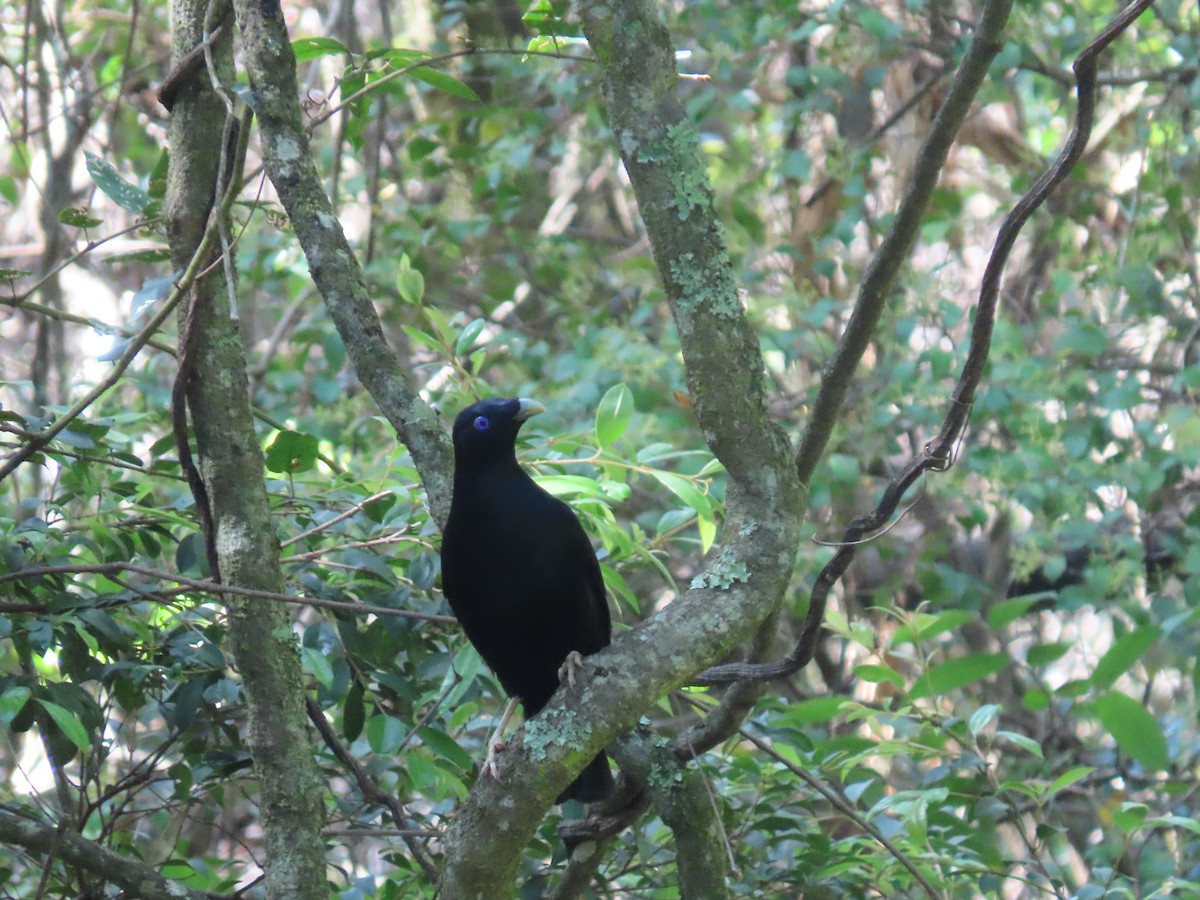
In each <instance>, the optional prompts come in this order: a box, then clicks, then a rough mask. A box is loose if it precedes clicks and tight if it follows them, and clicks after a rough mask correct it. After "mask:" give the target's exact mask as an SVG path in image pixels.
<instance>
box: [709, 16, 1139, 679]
mask: <svg viewBox="0 0 1200 900" xmlns="http://www.w3.org/2000/svg"><path fill="white" fill-rule="evenodd" d="M1153 2H1154V0H1136V2H1134V3H1131V4H1130V5H1129V6H1127V7H1125V9H1123V10H1122V11H1121V12H1120V13H1119V14H1118V15H1117V16H1116V18H1114V19H1113V21H1112V22H1111V23H1109V25H1108V26H1107V27H1106V28H1105V29H1104V30H1103V31H1102V32H1101V33H1100V34H1099V35H1097V37H1096V38H1095V39H1094V40H1092V42H1091V43H1089V44H1088V45H1087V47H1085V48H1084V49H1083V51H1082V52H1081V53H1080V54H1079V56H1078V57H1077V58H1076V60H1075V64H1074V66H1073V68H1074V71H1075V80H1076V95H1077V100H1078V102H1077V106H1076V111H1075V121H1074V123H1073V125H1072V127H1071V133H1070V135H1069V136H1068V137H1067V141H1066V144H1065V145H1064V146H1063V149H1062V151H1061V152H1060V153H1059V155H1058V158H1057V159H1056V160H1055V161H1054V163H1053V164H1051V166H1050V167H1049V168H1048V169H1047V170H1046V171H1045V172H1044V173H1043V174H1042V176H1041V177H1040V178H1039V179H1038V180H1037V182H1036V183H1035V184H1034V185H1033V187H1031V188H1030V189H1029V190H1028V191H1027V192H1026V193H1025V195H1024V196H1023V197H1021V199H1020V200H1018V201H1017V203H1016V204H1015V205H1014V206H1013V208H1012V210H1011V211H1010V212H1009V214H1008V215H1007V216H1006V217H1005V219H1004V221H1003V222H1002V223H1001V225H1000V229H999V231H998V232H997V234H996V243H995V244H994V246H993V247H992V253H991V256H990V257H989V258H988V263H987V266H986V268H985V269H984V273H983V282H982V284H981V286H980V290H979V303H978V305H977V306H976V310H975V322H974V325H973V327H972V330H971V343H970V347H969V349H968V351H967V359H966V361H965V362H964V363H963V369H962V372H961V373H960V375H959V378H958V383H957V384H956V385H955V388H954V392H953V394H952V395H951V398H950V411H949V412H948V413H947V414H946V417H945V419H944V420H943V422H942V427H941V430H940V431H939V432H938V435H937V437H936V438H934V439H933V440H932V441H930V442H929V443H927V444H926V445H925V447H924V449H923V450H922V452H921V453H920V455H918V456H916V457H914V458H913V459H912V460H910V461H909V463H908V465H906V466H905V467H904V469H903V470H902V471H901V472H900V474H898V475H897V476H896V477H895V478H894V479H892V481H891V482H890V483H889V484H888V486H887V487H886V488H884V491H883V496H882V497H881V498H880V500H879V503H878V505H876V507H875V508H874V509H873V510H871V512H869V513H866V514H864V515H861V516H857V517H856V518H855V519H854V520H853V521H851V522H850V524H849V525H848V526H847V527H846V530H845V532H844V533H843V535H842V540H841V543H840V546H839V549H838V552H837V553H836V554H834V557H833V559H831V560H830V561H829V562H828V563H826V565H825V567H824V568H823V569H822V570H821V573H820V574H819V575H818V576H817V580H816V583H815V584H814V586H813V591H812V596H811V599H810V600H809V604H808V612H807V614H806V616H805V620H804V625H803V628H802V630H801V633H800V639H799V641H798V642H797V644H796V648H795V649H794V650H793V651H792V652H791V653H790V654H788V655H787V656H786V657H784V658H783V659H781V660H779V661H777V662H772V663H761V664H746V663H729V664H726V665H722V666H715V667H714V668H712V669H709V670H708V671H706V672H704V673H702V674H701V676H700V677H699V678H697V679H696V683H697V684H721V683H724V682H728V681H738V680H742V679H755V680H768V679H771V678H779V677H782V676H786V675H791V674H793V673H795V672H797V671H799V670H800V669H801V668H803V667H804V666H806V665H808V663H809V662H810V661H811V660H812V656H813V652H814V651H815V650H816V646H817V637H818V635H819V634H820V630H821V621H822V620H823V619H824V616H825V603H826V600H827V598H828V597H829V592H830V590H831V589H832V588H833V586H834V584H836V583H837V580H838V579H839V578H841V577H842V575H843V574H844V573H845V571H846V569H847V568H848V567H849V565H850V562H851V561H852V560H853V559H854V556H855V554H856V553H857V552H858V548H859V547H860V546H861V545H862V543H863V540H864V538H867V537H869V536H870V535H872V534H874V533H875V532H877V531H878V530H879V529H880V528H882V527H883V526H884V525H885V524H886V523H887V522H888V520H889V519H891V517H892V516H893V514H895V512H896V509H897V507H898V506H899V505H900V501H901V500H902V499H903V497H904V495H905V494H906V493H907V492H908V490H909V489H910V488H911V487H912V486H913V484H915V483H916V481H917V479H918V478H920V477H921V476H922V475H924V474H925V473H926V472H929V471H934V472H944V471H946V470H947V469H949V468H950V466H952V465H953V464H954V456H953V452H954V446H955V444H957V443H958V441H959V439H960V438H961V437H962V434H963V431H964V430H965V429H966V426H967V419H968V416H969V415H970V412H971V404H972V403H974V401H975V391H976V389H977V388H978V387H979V382H980V381H981V380H982V379H983V370H984V366H985V365H986V364H987V358H988V353H989V351H990V349H991V341H992V327H993V325H994V324H995V321H996V308H997V306H998V304H999V300H1000V286H1001V283H1002V281H1003V277H1004V267H1005V265H1006V264H1007V263H1008V258H1009V255H1010V254H1011V253H1012V248H1013V245H1014V244H1015V243H1016V240H1017V237H1018V235H1020V233H1021V229H1022V228H1023V227H1024V226H1025V223H1026V222H1028V221H1029V217H1030V216H1032V215H1033V214H1034V212H1036V211H1037V209H1038V208H1039V207H1040V206H1041V205H1042V204H1043V203H1045V202H1046V199H1047V198H1048V197H1049V196H1050V195H1051V193H1053V191H1054V189H1055V188H1056V187H1057V186H1058V185H1059V184H1061V183H1062V182H1063V180H1064V179H1065V178H1066V177H1067V176H1068V175H1070V173H1071V169H1072V168H1073V167H1074V166H1075V164H1076V163H1077V162H1078V161H1079V159H1080V157H1082V156H1083V152H1084V150H1085V149H1086V148H1087V143H1088V137H1089V135H1090V134H1091V130H1092V122H1093V121H1094V119H1095V113H1096V69H1097V65H1098V62H1099V57H1100V54H1101V53H1103V52H1104V50H1105V48H1107V47H1108V45H1109V44H1111V43H1112V42H1113V41H1114V40H1115V39H1116V38H1117V36H1118V35H1120V34H1121V32H1123V31H1124V30H1125V29H1126V28H1128V27H1129V26H1130V25H1131V24H1132V23H1133V21H1134V20H1135V19H1136V18H1137V17H1138V16H1140V15H1141V14H1142V13H1143V12H1145V11H1146V9H1147V8H1149V7H1150V6H1151V5H1152V4H1153Z"/></svg>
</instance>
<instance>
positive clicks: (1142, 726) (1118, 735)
mask: <svg viewBox="0 0 1200 900" xmlns="http://www.w3.org/2000/svg"><path fill="white" fill-rule="evenodd" d="M1096 713H1097V715H1099V717H1100V724H1102V725H1103V726H1104V728H1105V730H1106V731H1108V733H1109V734H1111V735H1112V736H1113V740H1115V741H1116V742H1117V747H1118V748H1119V749H1120V751H1121V752H1122V753H1124V754H1125V755H1127V756H1130V757H1132V758H1133V759H1135V760H1137V761H1138V762H1139V763H1141V764H1142V765H1143V766H1145V767H1146V768H1147V769H1151V770H1153V771H1158V770H1160V769H1165V768H1167V767H1168V766H1169V765H1170V762H1171V760H1170V754H1168V752H1167V739H1166V737H1165V736H1164V735H1163V731H1162V728H1161V727H1160V726H1159V724H1158V721H1157V720H1156V719H1155V718H1154V716H1152V715H1150V713H1149V712H1148V711H1147V710H1146V708H1145V707H1144V706H1142V704H1141V703H1139V702H1138V701H1136V700H1134V699H1133V698H1132V697H1127V696H1125V695H1124V694H1122V693H1119V692H1117V691H1110V692H1109V693H1107V694H1103V695H1101V696H1099V697H1097V698H1096Z"/></svg>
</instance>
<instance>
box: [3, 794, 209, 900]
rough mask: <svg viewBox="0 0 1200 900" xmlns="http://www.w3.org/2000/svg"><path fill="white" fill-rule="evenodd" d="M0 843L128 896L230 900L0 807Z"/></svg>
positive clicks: (147, 899)
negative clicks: (48, 857)
mask: <svg viewBox="0 0 1200 900" xmlns="http://www.w3.org/2000/svg"><path fill="white" fill-rule="evenodd" d="M0 844H7V845H9V846H12V847H21V848H23V849H25V850H27V851H29V852H31V853H43V854H52V855H56V856H57V857H58V858H59V859H61V860H62V861H63V862H64V863H66V864H67V865H69V866H71V867H72V868H76V869H80V870H82V871H86V872H90V873H91V874H93V875H95V876H96V877H97V878H102V879H104V881H106V882H107V883H109V884H115V885H116V886H117V887H119V888H121V890H122V891H124V892H125V896H128V897H140V898H142V900H229V898H232V897H233V895H232V894H211V893H208V892H207V891H193V890H190V889H188V888H186V887H184V886H183V885H181V884H179V883H178V882H174V881H171V880H170V879H168V878H164V877H163V876H162V875H160V874H159V873H158V870H157V869H155V868H154V867H153V866H149V865H146V864H145V863H141V862H138V861H137V860H136V859H133V858H132V857H130V856H127V855H125V854H123V853H115V852H113V851H112V850H109V849H108V848H107V847H101V846H100V845H99V844H97V843H95V842H93V841H89V840H88V839H87V838H85V837H83V836H81V835H79V834H78V833H76V832H73V831H60V830H59V829H57V828H53V827H51V826H50V825H46V824H43V823H42V822H37V821H34V820H33V819H28V818H25V817H23V816H18V815H14V814H13V813H11V812H8V811H6V810H0Z"/></svg>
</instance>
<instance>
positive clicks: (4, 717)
mask: <svg viewBox="0 0 1200 900" xmlns="http://www.w3.org/2000/svg"><path fill="white" fill-rule="evenodd" d="M29 696H30V690H29V688H27V687H25V686H24V685H13V686H11V687H9V688H7V689H6V690H5V691H4V693H3V694H0V726H3V727H4V728H7V727H8V726H9V725H10V724H12V720H13V719H15V718H16V717H17V713H19V712H20V711H21V710H22V709H24V708H25V704H26V703H28V702H29Z"/></svg>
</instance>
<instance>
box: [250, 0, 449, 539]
mask: <svg viewBox="0 0 1200 900" xmlns="http://www.w3.org/2000/svg"><path fill="white" fill-rule="evenodd" d="M234 11H235V16H236V20H237V25H238V29H239V30H240V32H241V35H242V50H243V56H244V60H245V65H246V70H247V72H248V73H249V76H250V85H251V88H252V89H253V99H252V102H253V104H254V110H255V113H256V114H257V115H258V122H259V129H260V132H261V134H262V153H263V165H264V167H265V168H266V171H267V175H268V176H269V177H270V179H271V183H272V184H273V185H274V186H275V190H276V192H277V193H278V195H279V199H280V202H282V203H283V207H284V209H285V210H287V214H288V218H289V219H290V220H291V223H292V227H293V228H294V229H295V232H296V238H297V239H298V240H299V242H300V247H301V249H303V251H304V255H305V258H306V259H307V260H308V266H309V271H310V272H311V273H312V277H313V281H314V282H315V283H316V286H317V289H318V290H319V291H320V292H321V297H322V298H323V299H324V301H325V306H326V308H328V310H329V314H330V316H331V317H332V318H333V321H334V324H335V325H336V326H337V330H338V334H339V335H341V338H342V343H343V344H345V346H346V352H347V354H349V357H350V359H351V361H352V362H353V363H354V369H355V371H356V373H357V374H358V378H359V380H360V381H361V382H362V384H363V387H365V388H366V389H367V391H368V392H369V393H370V394H371V397H372V399H374V401H375V402H376V404H378V406H379V409H380V411H381V412H382V413H383V414H384V415H385V416H386V417H387V419H388V421H389V422H390V423H391V424H392V426H393V427H394V428H395V429H396V433H397V434H398V435H399V436H400V440H401V441H402V442H403V443H404V445H405V446H406V447H408V450H409V452H410V453H411V454H412V458H413V463H414V465H415V466H416V468H417V471H418V472H419V473H420V475H421V482H422V484H424V486H425V492H426V494H427V496H428V498H429V508H430V511H431V512H432V514H433V517H434V519H436V520H437V521H438V522H439V523H443V522H445V520H446V514H447V513H448V512H449V510H450V480H451V454H450V444H449V440H448V438H447V437H446V434H445V431H444V430H443V429H442V427H441V425H440V423H439V422H438V420H437V417H436V416H435V415H434V413H433V411H432V410H431V409H430V408H429V407H428V406H427V405H426V404H425V402H424V401H423V400H422V399H421V397H420V396H419V395H418V394H417V391H416V389H415V388H414V387H413V384H412V382H411V380H410V379H409V377H408V374H407V373H406V372H405V371H404V369H403V368H401V366H400V363H399V361H398V360H397V358H396V354H395V352H393V350H392V348H391V347H390V346H388V343H387V340H386V339H385V338H384V334H383V328H382V326H381V325H380V323H379V316H378V315H377V314H376V312H375V308H374V307H373V306H372V305H371V297H370V295H369V294H368V293H367V287H366V283H365V282H364V281H363V275H362V269H361V268H360V266H359V264H358V260H357V258H356V257H355V255H354V251H353V249H352V248H351V247H350V243H349V242H348V241H347V240H346V236H345V234H344V233H343V232H342V227H341V223H340V222H339V221H338V218H337V214H336V212H335V211H334V209H333V205H332V204H331V203H330V201H329V197H328V196H327V195H326V193H325V189H324V187H323V186H322V184H321V177H320V174H319V172H318V171H317V167H316V164H315V163H314V162H313V159H312V156H311V154H310V153H309V149H308V136H307V134H306V133H305V131H304V128H303V127H302V125H301V117H300V100H299V89H298V87H297V83H296V58H295V55H294V54H293V53H292V46H291V43H290V42H289V39H288V33H287V26H286V25H285V24H284V21H283V11H282V9H281V8H280V5H279V2H278V0H266V2H261V3H258V2H249V0H236V2H235V3H234Z"/></svg>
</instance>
